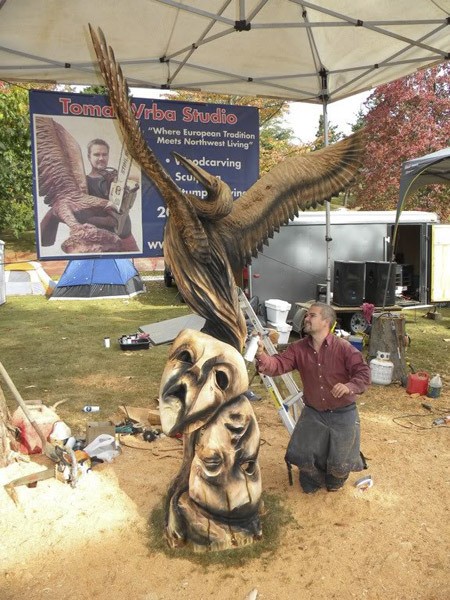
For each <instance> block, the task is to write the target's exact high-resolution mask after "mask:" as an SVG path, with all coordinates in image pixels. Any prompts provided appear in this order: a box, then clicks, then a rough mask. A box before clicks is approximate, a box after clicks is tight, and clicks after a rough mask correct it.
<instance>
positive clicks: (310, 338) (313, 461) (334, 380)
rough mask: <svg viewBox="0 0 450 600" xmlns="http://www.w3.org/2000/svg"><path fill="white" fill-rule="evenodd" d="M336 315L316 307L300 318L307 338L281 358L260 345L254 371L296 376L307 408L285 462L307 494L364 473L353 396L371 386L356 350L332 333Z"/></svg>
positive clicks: (338, 485) (324, 307)
mask: <svg viewBox="0 0 450 600" xmlns="http://www.w3.org/2000/svg"><path fill="white" fill-rule="evenodd" d="M335 321H336V313H335V311H334V309H333V308H331V306H329V305H327V304H323V303H321V302H317V303H315V304H313V305H312V306H311V307H310V309H309V310H308V313H307V315H306V316H305V319H304V331H305V333H307V334H308V335H307V337H305V338H302V339H301V340H299V341H298V342H294V343H293V344H291V345H290V346H289V347H288V348H287V349H286V350H285V352H283V353H282V354H275V355H274V356H269V355H267V354H266V353H265V352H264V344H263V342H262V340H261V339H260V340H259V343H258V350H257V352H256V363H257V368H258V371H259V372H261V373H264V374H265V375H269V376H272V377H273V376H277V375H283V374H284V373H289V372H290V371H293V370H294V369H297V370H298V371H299V372H300V376H301V379H302V383H303V394H304V397H303V400H304V403H305V407H304V409H303V410H302V413H301V415H300V418H299V420H298V422H297V424H296V426H295V428H294V431H293V432H292V436H291V439H290V442H289V445H288V449H287V452H286V461H287V462H288V463H292V464H295V465H297V467H298V468H299V470H300V485H301V487H302V489H303V491H304V492H305V493H307V494H311V493H313V492H316V491H317V490H318V489H320V488H321V487H326V489H327V490H328V491H330V492H334V491H336V490H338V489H340V488H341V487H342V486H343V485H344V483H345V481H346V480H347V477H348V476H349V473H350V471H361V470H362V469H363V468H364V464H363V461H362V459H361V455H360V450H359V438H360V429H359V415H358V410H357V408H356V395H357V394H362V393H363V392H364V391H365V390H366V388H367V387H368V385H369V384H370V369H369V367H368V366H367V363H366V362H365V361H364V359H363V356H362V354H361V352H360V351H359V350H357V349H356V348H354V347H353V346H352V345H351V344H350V343H349V342H348V341H346V340H344V339H341V338H338V337H336V336H334V335H333V334H331V333H330V332H331V329H332V327H333V325H334V323H335Z"/></svg>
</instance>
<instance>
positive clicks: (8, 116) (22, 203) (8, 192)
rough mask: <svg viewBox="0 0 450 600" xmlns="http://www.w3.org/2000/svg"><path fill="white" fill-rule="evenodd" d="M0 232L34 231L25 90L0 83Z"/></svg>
mask: <svg viewBox="0 0 450 600" xmlns="http://www.w3.org/2000/svg"><path fill="white" fill-rule="evenodd" d="M0 153H1V156H2V160H1V161H0V230H3V231H6V230H9V231H11V232H12V233H13V234H14V235H16V236H18V235H19V233H20V232H22V231H25V230H26V229H31V228H32V227H33V196H32V193H31V188H32V186H31V183H32V174H31V140H30V116H29V110H28V90H27V89H25V88H23V87H18V86H13V85H9V84H7V83H0Z"/></svg>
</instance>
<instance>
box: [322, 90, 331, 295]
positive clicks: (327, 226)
mask: <svg viewBox="0 0 450 600" xmlns="http://www.w3.org/2000/svg"><path fill="white" fill-rule="evenodd" d="M322 99H323V104H322V107H323V137H324V144H325V146H328V111H327V96H326V95H325V94H324V95H323V96H322ZM330 212H331V210H330V202H325V244H326V252H327V293H326V303H327V304H331V248H330V242H331V241H332V238H331V225H330V221H331V219H330Z"/></svg>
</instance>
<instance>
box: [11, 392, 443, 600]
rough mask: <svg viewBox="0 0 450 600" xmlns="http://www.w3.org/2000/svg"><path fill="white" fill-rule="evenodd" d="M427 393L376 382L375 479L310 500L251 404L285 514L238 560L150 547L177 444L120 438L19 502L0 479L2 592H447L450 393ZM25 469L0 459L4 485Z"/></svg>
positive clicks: (273, 432) (267, 413)
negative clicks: (264, 548) (228, 562)
mask: <svg viewBox="0 0 450 600" xmlns="http://www.w3.org/2000/svg"><path fill="white" fill-rule="evenodd" d="M423 401H424V398H420V397H419V398H417V397H416V398H412V397H410V396H408V395H407V394H406V392H405V390H404V389H403V388H401V387H398V386H395V385H391V386H389V387H387V388H384V387H378V386H372V387H371V389H370V390H369V391H368V392H367V393H366V394H365V395H364V396H362V397H361V399H360V415H361V429H362V450H363V452H364V454H365V455H366V457H367V459H368V462H369V469H368V471H367V473H370V475H371V476H372V478H373V480H374V486H373V487H372V488H370V489H368V490H366V491H360V490H358V489H356V488H355V487H354V485H353V484H354V482H355V481H356V479H358V478H359V477H361V475H362V474H361V473H354V474H352V475H351V477H350V479H349V482H348V483H347V485H346V487H345V488H344V489H343V490H341V491H340V492H338V493H333V494H330V493H327V492H325V491H320V492H318V493H317V494H315V495H312V496H306V495H305V494H302V493H300V491H299V487H298V482H297V481H295V484H294V486H293V487H290V486H289V484H288V479H287V473H286V470H285V466H284V460H283V458H284V450H285V447H286V443H287V432H286V430H285V428H284V426H283V425H282V424H281V423H280V422H279V420H278V415H277V413H276V411H275V409H274V408H273V406H272V404H270V403H269V401H266V400H263V401H260V402H254V403H253V406H254V409H255V413H256V415H257V418H258V421H259V423H260V427H261V435H262V438H263V440H264V442H265V443H263V445H262V447H261V453H260V460H261V467H262V476H263V485H264V489H265V491H266V492H269V493H271V494H276V495H277V496H279V497H280V498H281V499H282V502H283V505H284V506H285V507H286V509H287V510H288V511H289V513H290V515H291V518H290V520H289V522H288V523H287V524H286V525H284V526H283V528H282V531H281V537H280V540H279V546H278V548H276V549H275V551H274V552H273V553H266V554H263V555H262V556H261V557H259V558H257V559H252V560H250V561H248V562H246V563H243V564H242V565H240V566H239V567H237V568H236V567H233V568H227V567H226V566H223V565H210V566H207V567H203V566H201V565H200V564H199V563H198V561H193V560H187V559H185V558H169V557H168V556H167V555H166V554H164V553H163V552H160V551H157V550H155V549H154V548H152V546H151V545H150V544H149V531H148V528H149V524H148V523H149V517H150V514H151V512H152V511H153V509H154V508H155V507H157V506H159V505H160V503H161V499H162V497H163V496H164V494H165V491H166V489H167V486H168V484H169V482H170V480H171V478H172V477H173V476H174V475H175V473H176V472H177V470H178V468H179V466H180V460H181V449H178V448H177V447H174V442H173V440H165V441H157V442H153V443H151V444H149V445H148V449H146V450H143V449H141V448H131V447H129V446H125V445H123V446H122V454H121V455H120V456H119V457H118V458H116V459H115V460H114V461H113V462H112V463H110V464H103V465H100V466H97V467H95V469H94V470H93V472H92V473H89V474H86V475H85V476H83V477H82V478H81V479H80V480H79V482H78V484H77V486H76V487H75V488H72V487H70V485H68V484H64V483H60V482H58V481H56V480H54V479H49V480H46V481H42V482H39V483H38V485H37V487H36V488H27V487H23V486H22V487H20V488H18V489H17V493H18V499H19V506H16V505H15V504H14V503H13V502H12V500H11V498H10V497H9V496H8V494H6V492H5V491H4V490H3V487H1V489H0V509H1V523H0V539H1V544H0V563H1V566H2V569H1V573H0V598H2V600H30V599H31V598H32V599H33V600H49V599H50V600H56V599H58V600H59V599H61V598H64V600H93V599H96V600H110V599H111V598H114V599H115V600H129V599H133V600H169V599H170V600H173V599H174V598H186V599H192V600H193V599H195V600H207V599H213V598H214V600H244V599H245V598H246V597H247V596H248V594H249V593H250V592H251V590H254V589H257V590H258V596H257V597H258V598H260V599H262V600H279V599H294V598H302V599H310V598H311V599H312V598H314V600H325V599H330V598H335V599H336V600H346V599H351V598H358V599H361V598H367V599H370V600H381V599H383V600H389V599H391V600H411V599H412V598H414V599H415V600H444V599H447V598H448V572H449V566H450V565H449V556H450V552H449V550H450V548H449V540H450V526H449V518H448V515H449V504H450V494H449V489H450V488H449V483H450V473H449V464H450V460H449V459H450V451H449V434H450V426H444V427H436V426H433V425H432V421H433V419H434V418H436V415H437V414H440V413H442V412H446V410H447V413H450V410H449V408H448V407H449V406H450V395H449V394H448V392H446V391H445V390H444V392H443V395H442V396H441V397H440V398H439V399H437V400H433V401H432V403H433V413H430V412H429V411H426V410H425V409H424V408H423V407H422V402H423ZM427 401H429V399H427ZM405 415H413V416H406V417H405ZM416 415H417V416H416ZM394 419H395V420H394ZM33 468H34V469H36V468H40V467H36V466H34V467H33ZM29 470H30V466H29V465H23V464H22V463H20V464H17V465H13V466H12V467H8V469H7V470H3V472H2V473H1V483H2V484H4V483H5V482H6V481H7V480H8V478H9V479H11V478H13V477H18V476H21V475H22V474H24V473H25V472H29Z"/></svg>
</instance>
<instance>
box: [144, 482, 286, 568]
mask: <svg viewBox="0 0 450 600" xmlns="http://www.w3.org/2000/svg"><path fill="white" fill-rule="evenodd" d="M262 500H263V503H264V505H263V506H264V508H263V514H262V516H261V525H262V529H263V531H264V536H263V538H262V539H261V540H260V541H258V542H256V543H254V544H251V545H249V546H242V547H239V548H232V549H230V550H221V551H220V552H217V551H209V552H200V553H198V552H194V551H193V550H192V549H191V548H190V547H189V546H187V547H185V548H175V549H172V548H169V547H168V545H167V542H166V539H165V536H164V517H165V515H164V508H163V505H162V504H161V506H158V507H156V508H155V509H154V510H153V511H152V513H151V515H150V519H149V523H148V536H149V542H148V545H149V549H150V550H151V551H153V552H160V553H163V554H165V555H167V556H169V557H172V558H185V559H187V560H191V561H192V562H196V563H198V564H200V565H202V566H203V567H208V566H209V565H221V566H222V567H225V568H233V567H237V566H241V565H242V564H244V563H245V562H247V561H249V560H252V559H254V558H261V557H263V558H264V559H265V560H269V561H270V557H271V556H272V555H273V554H274V553H275V552H276V550H277V548H278V546H279V544H280V533H281V531H282V528H283V527H284V526H285V525H287V523H291V524H292V523H293V522H294V518H293V516H292V514H291V513H290V512H289V510H288V509H287V508H286V506H285V505H284V504H283V502H282V500H281V499H280V497H279V496H276V495H273V494H267V493H263V495H262Z"/></svg>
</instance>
